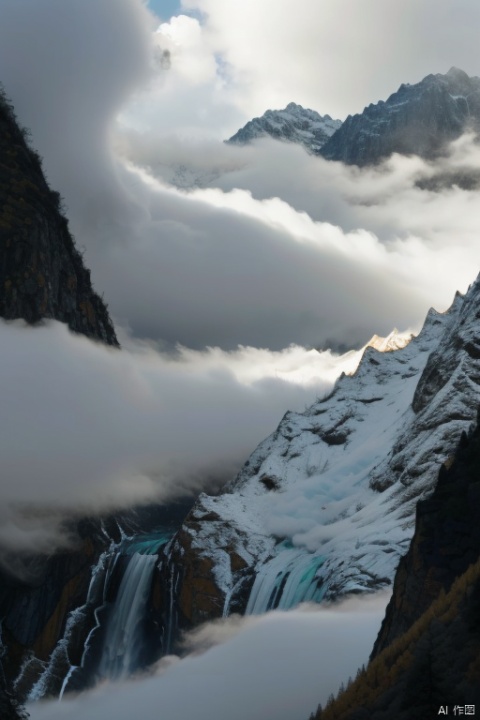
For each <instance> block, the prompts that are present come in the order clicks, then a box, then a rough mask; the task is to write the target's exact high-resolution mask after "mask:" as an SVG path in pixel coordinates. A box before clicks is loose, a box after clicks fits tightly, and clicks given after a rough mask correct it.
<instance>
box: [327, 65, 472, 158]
mask: <svg viewBox="0 0 480 720" xmlns="http://www.w3.org/2000/svg"><path fill="white" fill-rule="evenodd" d="M479 128H480V78H478V77H469V76H468V75H467V73H465V72H464V71H463V70H459V69H458V68H455V67H452V68H450V70H449V71H448V73H446V74H445V75H441V74H436V75H433V74H432V75H427V77H425V78H424V79H423V80H421V81H420V82H419V83H416V84H414V85H410V84H404V85H401V86H400V88H399V89H398V90H397V92H395V93H393V95H390V97H389V98H388V100H386V101H380V102H378V103H377V104H375V105H373V104H372V105H369V106H368V107H366V108H365V109H364V111H363V112H362V113H360V114H357V115H353V116H352V115H349V116H348V117H347V119H346V120H345V122H344V123H343V125H342V127H341V128H340V129H339V130H338V131H337V132H336V133H335V134H334V135H333V136H332V137H331V138H330V140H329V141H328V142H326V143H325V145H324V146H323V147H322V148H321V150H320V154H321V155H323V157H325V158H327V159H328V160H341V161H343V162H346V163H349V164H354V165H369V164H372V163H376V162H378V161H379V160H381V159H382V158H385V157H388V156H389V155H391V154H392V153H394V152H397V153H401V154H404V155H410V154H414V155H420V156H421V157H425V158H434V157H435V156H437V155H438V154H439V153H441V152H442V151H443V149H444V147H445V145H446V143H448V142H450V141H452V140H455V139H456V138H458V137H459V136H460V135H461V134H462V133H463V132H464V131H466V130H469V129H473V130H475V131H478V130H479Z"/></svg>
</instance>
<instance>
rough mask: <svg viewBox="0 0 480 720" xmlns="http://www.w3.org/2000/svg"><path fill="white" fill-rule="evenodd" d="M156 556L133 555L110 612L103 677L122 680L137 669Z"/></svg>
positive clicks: (100, 668)
mask: <svg viewBox="0 0 480 720" xmlns="http://www.w3.org/2000/svg"><path fill="white" fill-rule="evenodd" d="M156 561H157V556H156V555H142V554H140V553H134V554H133V555H132V556H131V558H130V560H129V563H128V565H127V569H126V571H125V574H124V576H123V578H122V581H121V583H120V587H119V589H118V595H117V599H116V600H115V603H114V605H113V608H112V610H111V614H110V617H109V620H108V623H107V631H106V635H105V640H104V644H103V652H102V656H101V660H100V665H99V675H100V676H101V677H104V678H110V679H119V678H125V677H127V676H128V675H130V674H131V673H132V672H134V671H135V670H137V669H138V663H139V655H140V652H141V645H142V641H143V633H142V622H143V619H144V615H145V610H146V607H147V602H148V598H149V594H150V588H151V584H152V576H153V571H154V569H155V563H156Z"/></svg>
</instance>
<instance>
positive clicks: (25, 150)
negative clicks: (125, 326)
mask: <svg viewBox="0 0 480 720" xmlns="http://www.w3.org/2000/svg"><path fill="white" fill-rule="evenodd" d="M25 138H26V133H25V131H22V130H21V129H20V128H19V126H18V124H17V122H16V119H15V114H14V112H13V109H12V107H11V106H10V105H9V104H8V102H7V100H6V98H5V95H4V94H3V93H0V208H1V211H0V316H1V317H4V318H6V319H7V320H12V319H15V318H23V319H25V320H26V321H27V322H29V323H36V322H39V321H40V320H42V319H43V318H54V319H56V320H60V321H61V322H64V323H67V325H68V326H69V327H70V329H71V330H73V331H75V332H78V333H82V334H84V335H87V336H88V337H90V338H92V339H95V340H101V341H103V342H105V343H107V344H109V345H113V346H118V341H117V338H116V336H115V330H114V329H113V324H112V321H111V320H110V317H109V315H108V311H107V308H106V307H105V304H104V303H103V301H102V300H101V299H100V297H99V296H98V295H97V294H96V293H95V292H94V290H93V288H92V284H91V281H90V271H89V270H87V268H85V266H84V264H83V260H82V256H81V254H80V253H79V251H78V250H77V248H76V247H75V244H74V242H73V239H72V236H71V234H70V232H69V229H68V222H67V220H66V218H65V216H64V215H63V214H62V212H61V210H60V206H61V201H60V196H59V194H58V193H57V192H54V191H52V190H50V188H49V187H48V185H47V182H46V180H45V177H44V175H43V172H42V167H41V162H40V159H39V157H38V155H37V154H36V153H35V152H34V151H33V150H32V149H31V148H30V147H29V145H28V144H27V142H26V139H25Z"/></svg>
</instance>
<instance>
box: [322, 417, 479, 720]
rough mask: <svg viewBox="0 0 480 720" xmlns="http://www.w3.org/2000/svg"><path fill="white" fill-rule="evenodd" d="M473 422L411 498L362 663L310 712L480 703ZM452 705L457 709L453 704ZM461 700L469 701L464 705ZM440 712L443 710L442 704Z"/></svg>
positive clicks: (381, 713)
mask: <svg viewBox="0 0 480 720" xmlns="http://www.w3.org/2000/svg"><path fill="white" fill-rule="evenodd" d="M479 470H480V429H479V427H478V425H477V427H476V429H475V430H474V431H473V432H471V433H469V434H468V435H467V434H466V433H464V434H463V435H462V438H461V441H460V444H459V447H458V449H457V451H456V453H455V455H454V456H453V457H452V458H450V459H449V460H448V462H447V463H446V464H445V465H442V467H441V469H440V474H439V477H438V483H437V485H436V488H435V490H434V492H433V494H432V495H431V497H430V498H429V499H427V500H424V501H421V502H419V503H418V506H417V515H416V527H415V534H414V536H413V538H412V542H411V545H410V548H409V550H408V553H407V554H406V556H405V557H404V558H402V560H401V561H400V564H399V567H398V570H397V573H396V576H395V583H394V588H393V595H392V598H391V600H390V603H389V605H388V607H387V612H386V617H385V620H384V622H383V625H382V628H381V630H380V633H379V636H378V638H377V641H376V643H375V647H374V650H373V653H372V660H371V663H370V665H369V667H368V668H367V670H366V671H363V672H362V673H361V674H360V675H359V677H358V678H357V679H356V681H355V682H354V683H353V684H352V685H351V686H350V687H349V688H347V690H346V691H345V692H344V693H341V694H340V695H339V697H338V698H337V699H336V701H335V702H331V703H329V704H328V705H327V707H326V708H325V710H324V711H323V712H322V711H319V712H317V713H316V714H315V715H314V716H313V717H314V720H320V719H321V720H330V719H331V718H332V719H333V718H337V720H338V719H341V720H356V719H358V720H361V719H362V718H371V719H372V720H382V719H383V718H385V719H388V718H398V720H410V719H411V718H414V717H415V718H416V717H418V718H420V717H427V716H428V717H430V716H431V717H433V716H437V715H438V713H439V708H440V706H446V705H448V706H449V712H448V714H449V715H454V714H455V715H457V714H462V715H464V714H474V710H473V712H471V708H472V706H474V705H477V706H478V704H479V703H480V502H479V500H480V474H479ZM459 705H460V706H461V708H462V712H461V713H460V712H459V711H458V710H457V711H456V712H455V713H454V707H455V706H457V708H458V706H459ZM465 706H467V707H469V708H470V712H469V713H467V712H466V710H465ZM444 714H446V713H444Z"/></svg>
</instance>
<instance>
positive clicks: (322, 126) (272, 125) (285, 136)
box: [227, 102, 342, 152]
mask: <svg viewBox="0 0 480 720" xmlns="http://www.w3.org/2000/svg"><path fill="white" fill-rule="evenodd" d="M341 124H342V123H341V121H340V120H333V119H332V118H331V117H330V115H323V116H322V115H320V114H319V113H318V112H316V111H315V110H310V109H308V108H304V107H302V106H301V105H297V104H296V103H294V102H291V103H289V104H288V105H287V107H286V108H284V109H283V110H267V111H266V112H265V113H264V114H263V115H262V117H256V118H253V120H250V121H249V122H248V123H247V124H246V125H245V126H244V127H243V128H241V129H240V130H238V132H236V133H235V135H233V136H232V137H231V138H230V139H229V140H227V142H229V143H234V144H237V145H245V144H247V143H250V142H252V140H255V139H257V138H261V137H268V136H270V137H273V138H275V139H276V140H283V141H286V142H294V143H299V144H300V145H303V146H304V147H305V148H306V149H307V150H308V151H309V152H318V151H319V150H320V148H321V147H323V145H324V144H325V143H326V141H327V140H328V139H329V138H330V137H331V136H332V135H333V133H334V132H336V130H338V128H339V127H340V125H341Z"/></svg>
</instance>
